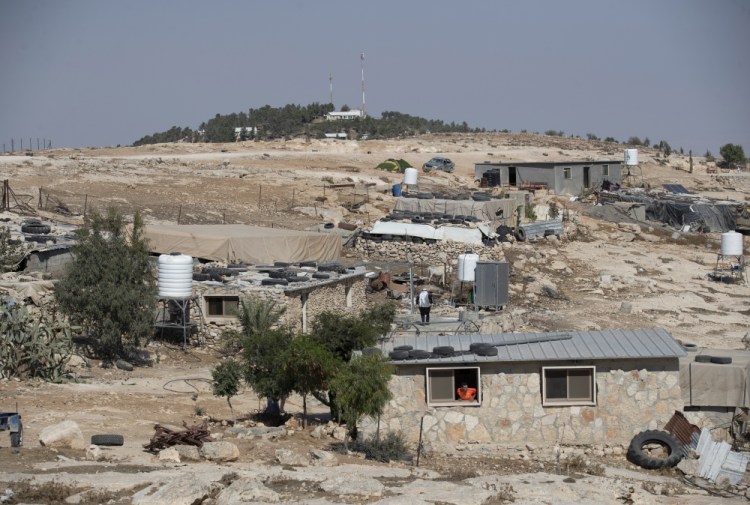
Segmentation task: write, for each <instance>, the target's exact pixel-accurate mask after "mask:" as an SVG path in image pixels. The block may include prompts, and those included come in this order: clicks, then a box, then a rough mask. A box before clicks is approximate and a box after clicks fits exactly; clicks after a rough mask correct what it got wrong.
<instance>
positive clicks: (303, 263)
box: [299, 261, 318, 268]
mask: <svg viewBox="0 0 750 505" xmlns="http://www.w3.org/2000/svg"><path fill="white" fill-rule="evenodd" d="M299 266H301V267H315V268H318V262H317V261H301V262H300V264H299Z"/></svg>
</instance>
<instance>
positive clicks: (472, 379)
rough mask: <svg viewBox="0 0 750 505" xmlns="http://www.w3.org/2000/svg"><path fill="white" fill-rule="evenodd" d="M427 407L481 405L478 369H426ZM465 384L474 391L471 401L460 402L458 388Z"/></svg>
mask: <svg viewBox="0 0 750 505" xmlns="http://www.w3.org/2000/svg"><path fill="white" fill-rule="evenodd" d="M426 372H427V405H429V406H431V407H441V406H443V407H448V406H450V407H454V406H458V405H463V406H469V405H471V406H479V405H480V404H481V403H482V385H481V381H480V380H479V368H468V367H463V368H428V369H427V371H426ZM462 384H466V385H467V386H468V387H469V388H473V389H476V392H477V393H476V396H475V397H474V399H473V400H461V399H460V398H459V396H458V391H457V390H458V388H460V387H461V385H462Z"/></svg>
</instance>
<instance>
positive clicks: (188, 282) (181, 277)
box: [158, 253, 193, 298]
mask: <svg viewBox="0 0 750 505" xmlns="http://www.w3.org/2000/svg"><path fill="white" fill-rule="evenodd" d="M158 278H159V296H160V297H162V298H189V297H191V296H192V295H193V258H192V257H190V256H187V255H185V254H182V253H172V254H162V255H161V256H159V277H158Z"/></svg>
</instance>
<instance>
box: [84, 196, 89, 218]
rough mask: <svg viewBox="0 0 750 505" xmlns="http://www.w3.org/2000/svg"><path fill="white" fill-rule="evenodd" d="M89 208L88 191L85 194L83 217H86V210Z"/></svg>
mask: <svg viewBox="0 0 750 505" xmlns="http://www.w3.org/2000/svg"><path fill="white" fill-rule="evenodd" d="M88 210H89V195H88V193H86V194H85V195H83V217H84V218H85V217H86V212H88Z"/></svg>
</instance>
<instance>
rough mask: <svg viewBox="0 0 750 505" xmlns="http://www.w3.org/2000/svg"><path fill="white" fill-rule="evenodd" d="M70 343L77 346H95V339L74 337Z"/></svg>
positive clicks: (80, 336) (84, 336)
mask: <svg viewBox="0 0 750 505" xmlns="http://www.w3.org/2000/svg"><path fill="white" fill-rule="evenodd" d="M70 341H71V342H73V343H74V344H76V345H93V344H94V339H93V338H91V337H89V336H88V335H73V336H72V337H71V338H70Z"/></svg>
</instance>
